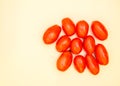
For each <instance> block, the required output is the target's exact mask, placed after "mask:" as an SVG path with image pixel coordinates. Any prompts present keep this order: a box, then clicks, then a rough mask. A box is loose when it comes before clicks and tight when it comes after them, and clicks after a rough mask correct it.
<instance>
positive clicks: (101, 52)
mask: <svg viewBox="0 0 120 86" xmlns="http://www.w3.org/2000/svg"><path fill="white" fill-rule="evenodd" d="M95 56H96V59H97V61H98V63H99V64H101V65H107V64H108V62H109V59H108V52H107V50H106V48H105V47H104V45H102V44H98V45H96V47H95Z"/></svg>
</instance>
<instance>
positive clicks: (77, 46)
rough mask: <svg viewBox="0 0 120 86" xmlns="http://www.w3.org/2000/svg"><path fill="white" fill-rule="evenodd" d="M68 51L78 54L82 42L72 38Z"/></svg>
mask: <svg viewBox="0 0 120 86" xmlns="http://www.w3.org/2000/svg"><path fill="white" fill-rule="evenodd" d="M70 49H71V51H72V53H74V54H79V53H80V52H81V50H82V41H81V40H80V39H79V38H74V39H73V40H72V41H71V44H70Z"/></svg>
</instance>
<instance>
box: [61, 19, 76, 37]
mask: <svg viewBox="0 0 120 86" xmlns="http://www.w3.org/2000/svg"><path fill="white" fill-rule="evenodd" d="M62 28H63V31H64V32H65V34H66V35H68V36H71V35H73V34H74V33H75V24H74V23H73V21H72V20H71V19H70V18H64V19H63V20H62Z"/></svg>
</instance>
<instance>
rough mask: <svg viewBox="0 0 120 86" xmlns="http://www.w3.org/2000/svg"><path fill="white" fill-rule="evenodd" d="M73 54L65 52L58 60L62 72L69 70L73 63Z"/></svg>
mask: <svg viewBox="0 0 120 86" xmlns="http://www.w3.org/2000/svg"><path fill="white" fill-rule="evenodd" d="M72 58H73V56H72V53H71V52H69V51H66V52H63V53H62V54H61V55H60V57H59V58H58V60H57V68H58V70H60V71H65V70H67V69H68V68H69V67H70V65H71V63H72Z"/></svg>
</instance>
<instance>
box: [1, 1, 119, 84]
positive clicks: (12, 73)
mask: <svg viewBox="0 0 120 86" xmlns="http://www.w3.org/2000/svg"><path fill="white" fill-rule="evenodd" d="M64 17H70V18H71V19H72V20H73V21H74V22H75V23H76V22H77V21H78V20H82V19H84V20H86V21H88V23H89V24H91V22H92V20H100V21H102V22H103V23H104V24H105V26H106V27H107V29H108V32H109V38H108V39H107V40H106V41H104V42H101V43H103V44H104V45H105V46H106V48H107V49H108V52H109V59H110V62H109V65H107V66H101V70H100V73H99V74H98V75H97V76H94V75H92V74H90V73H89V71H88V70H85V72H84V73H82V74H80V73H78V72H76V70H75V69H74V67H73V65H72V66H71V67H70V68H69V69H68V70H67V71H66V72H64V73H63V72H59V71H58V70H57V69H56V65H55V64H56V59H57V57H58V56H59V55H60V54H59V53H58V52H56V50H55V44H52V45H45V44H44V43H43V41H42V35H43V32H44V31H45V30H46V29H47V27H49V26H51V25H53V24H59V25H61V19H62V18H64ZM119 37H120V1H119V0H2V1H0V86H74V85H75V86H120V67H119V66H120V50H119V49H120V47H119V45H120V40H119ZM97 42H99V41H98V40H97Z"/></svg>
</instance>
